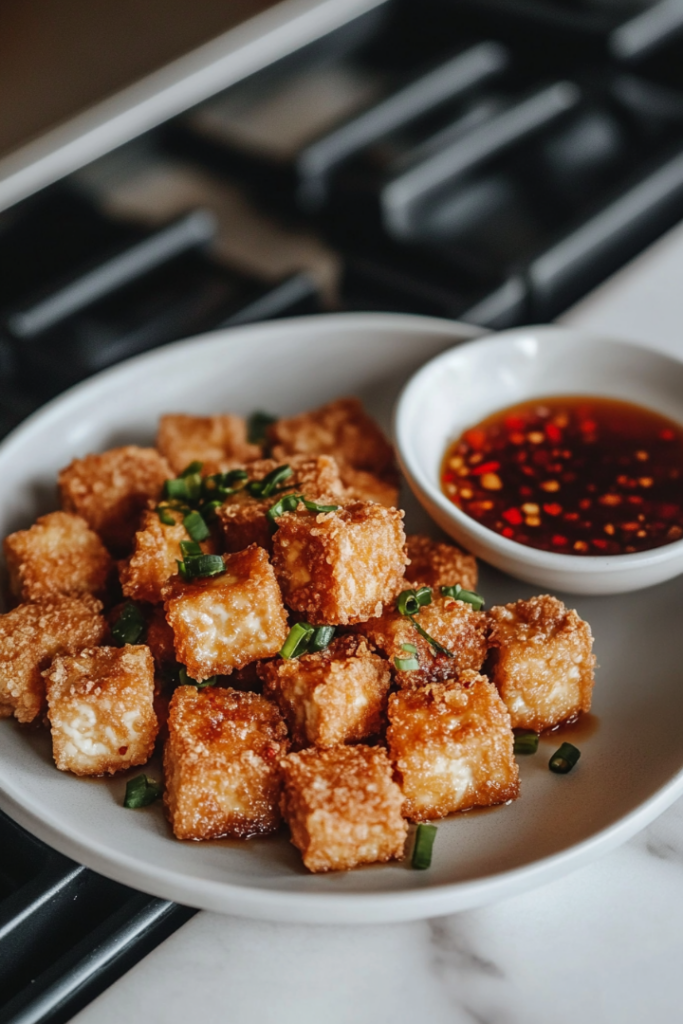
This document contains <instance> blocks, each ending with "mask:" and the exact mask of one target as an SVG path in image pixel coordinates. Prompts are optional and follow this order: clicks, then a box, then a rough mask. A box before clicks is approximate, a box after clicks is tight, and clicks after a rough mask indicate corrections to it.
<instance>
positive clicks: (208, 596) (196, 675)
mask: <svg viewBox="0 0 683 1024" xmlns="http://www.w3.org/2000/svg"><path fill="white" fill-rule="evenodd" d="M224 564H225V572H224V573H221V575H219V576H211V577H208V578H203V579H196V580H191V581H185V580H183V579H181V577H180V576H173V577H172V578H171V580H170V581H169V583H168V584H167V585H166V589H165V591H164V597H165V608H166V618H167V620H168V622H169V625H170V626H171V629H172V630H173V637H174V644H175V650H176V655H177V658H178V661H180V662H181V663H182V664H183V665H185V667H186V668H187V671H188V673H189V675H190V677H191V678H192V679H196V680H197V682H202V681H203V680H204V679H208V678H209V677H210V676H214V675H230V673H231V672H232V671H233V669H236V668H243V667H244V666H245V665H248V664H249V662H251V661H256V660H257V659H258V658H268V657H270V656H271V655H273V654H277V653H278V651H279V650H280V648H281V647H282V645H283V644H284V642H285V640H286V639H287V633H288V628H287V613H286V612H285V608H284V605H283V603H282V595H281V593H280V589H279V587H278V585H277V580H276V579H275V573H274V572H273V567H272V566H271V564H270V562H269V561H268V554H267V552H266V551H264V550H263V548H259V547H257V546H256V545H255V544H252V546H251V547H249V548H246V550H244V551H239V552H238V553H237V554H234V555H225V557H224Z"/></svg>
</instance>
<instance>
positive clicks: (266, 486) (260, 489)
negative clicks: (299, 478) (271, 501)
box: [246, 465, 294, 498]
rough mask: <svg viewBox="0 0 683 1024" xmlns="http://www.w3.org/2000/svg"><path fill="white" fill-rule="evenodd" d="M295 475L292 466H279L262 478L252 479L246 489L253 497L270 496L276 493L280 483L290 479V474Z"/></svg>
mask: <svg viewBox="0 0 683 1024" xmlns="http://www.w3.org/2000/svg"><path fill="white" fill-rule="evenodd" d="M293 475H294V470H293V469H292V467H291V466H286V465H285V466H278V467H277V468H276V469H272V470H271V471H270V473H268V474H267V475H266V476H264V477H263V479H262V480H250V481H249V483H248V484H247V488H246V489H247V490H248V491H249V494H251V496H252V498H270V496H271V495H272V494H275V492H276V491H277V489H278V488H279V486H280V484H282V483H284V482H285V480H289V478H290V476H293Z"/></svg>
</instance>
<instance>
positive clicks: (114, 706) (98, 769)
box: [45, 644, 159, 775]
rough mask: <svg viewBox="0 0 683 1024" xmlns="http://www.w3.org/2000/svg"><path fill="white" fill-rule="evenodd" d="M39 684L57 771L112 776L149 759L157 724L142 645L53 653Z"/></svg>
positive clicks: (148, 664)
mask: <svg viewBox="0 0 683 1024" xmlns="http://www.w3.org/2000/svg"><path fill="white" fill-rule="evenodd" d="M45 684H46V691H47V706H48V718H49V719H50V727H51V730H52V753H53V756H54V759H55V764H56V765H57V767H58V768H59V770H60V771H62V772H73V774H74V775H104V774H109V775H113V774H114V773H115V772H121V771H125V769H126V768H131V767H132V766H133V765H136V764H145V762H146V761H148V760H149V758H150V756H151V754H152V751H153V750H154V741H155V740H156V736H157V732H158V731H159V723H158V721H157V717H156V714H155V713H154V662H153V660H152V655H151V654H150V651H149V648H148V647H143V646H138V647H131V646H130V645H128V644H126V646H125V647H91V648H88V649H86V650H83V651H80V653H79V654H75V655H58V656H57V657H56V658H55V660H54V661H53V663H52V666H51V667H50V668H49V669H48V670H47V671H46V673H45Z"/></svg>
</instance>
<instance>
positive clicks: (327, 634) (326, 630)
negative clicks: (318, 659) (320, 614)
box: [308, 626, 336, 654]
mask: <svg viewBox="0 0 683 1024" xmlns="http://www.w3.org/2000/svg"><path fill="white" fill-rule="evenodd" d="M335 629H336V626H317V627H316V629H314V630H313V635H312V636H311V639H310V640H309V641H308V654H315V652H316V651H324V650H325V648H326V647H329V646H330V644H331V643H332V638H333V636H334V631H335Z"/></svg>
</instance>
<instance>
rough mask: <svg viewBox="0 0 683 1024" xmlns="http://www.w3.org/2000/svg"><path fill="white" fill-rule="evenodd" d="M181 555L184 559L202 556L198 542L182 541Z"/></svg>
mask: <svg viewBox="0 0 683 1024" xmlns="http://www.w3.org/2000/svg"><path fill="white" fill-rule="evenodd" d="M180 553H181V555H182V556H183V558H193V557H194V556H196V555H201V554H202V549H201V548H200V546H199V544H197V541H196V540H181V542H180Z"/></svg>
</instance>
